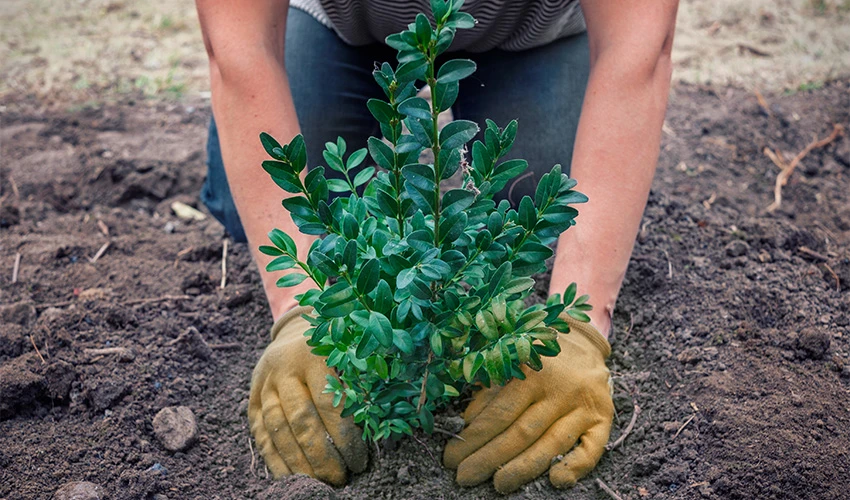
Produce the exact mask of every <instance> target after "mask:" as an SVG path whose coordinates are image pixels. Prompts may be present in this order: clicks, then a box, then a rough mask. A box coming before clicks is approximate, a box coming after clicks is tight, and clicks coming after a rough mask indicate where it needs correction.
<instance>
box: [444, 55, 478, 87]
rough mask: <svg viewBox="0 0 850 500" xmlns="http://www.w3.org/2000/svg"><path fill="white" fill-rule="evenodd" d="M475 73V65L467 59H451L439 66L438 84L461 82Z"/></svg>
mask: <svg viewBox="0 0 850 500" xmlns="http://www.w3.org/2000/svg"><path fill="white" fill-rule="evenodd" d="M474 72H475V63H474V62H472V61H470V60H469V59H452V60H450V61H446V62H445V63H443V65H442V66H440V71H439V72H438V73H437V81H438V82H439V83H451V82H456V81H458V80H462V79H464V78H466V77H468V76H469V75H471V74H472V73H474Z"/></svg>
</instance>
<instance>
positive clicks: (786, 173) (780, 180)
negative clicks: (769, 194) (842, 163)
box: [764, 124, 844, 212]
mask: <svg viewBox="0 0 850 500" xmlns="http://www.w3.org/2000/svg"><path fill="white" fill-rule="evenodd" d="M843 133H844V127H843V126H841V125H840V124H835V125H833V126H832V133H831V134H829V136H827V137H825V138H823V139H820V140H814V141H812V142H810V143H809V144H808V145H807V146H806V147H805V148H803V150H802V151H800V152H799V153H797V156H795V157H794V159H792V160H791V162H790V163H788V164H787V165H784V166H783V165H782V163H784V162H779V161H777V160H778V158H777V157H776V156H775V155H771V154H770V153H772V152H770V150H769V149H767V148H765V151H764V154H765V155H767V156H768V157H769V158H770V159H771V160H773V162H774V163H776V164H777V165H779V166H780V167H782V171H781V172H779V175H777V176H776V185H775V186H774V187H773V203H771V204H770V206H769V207H767V211H768V212H773V211H774V210H776V209H777V208H779V207H780V205H782V187H783V186H785V185H786V184H788V179H789V178H790V177H791V174H792V173H794V169H795V168H797V165H799V164H800V162H801V161H802V160H803V158H805V157H806V155H807V154H809V153H810V152H811V151H812V150H813V149H817V148H822V147H824V146H826V145H827V144H829V143H831V142H832V141H834V140H835V139H837V138H838V137H839V136H840V135H841V134H843Z"/></svg>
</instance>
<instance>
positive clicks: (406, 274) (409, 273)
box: [396, 268, 416, 288]
mask: <svg viewBox="0 0 850 500" xmlns="http://www.w3.org/2000/svg"><path fill="white" fill-rule="evenodd" d="M415 277H416V270H415V269H413V268H409V269H405V270H403V271H402V272H400V273H398V278H396V286H397V287H398V288H407V287H408V286H409V285H410V284H411V283H413V278H415Z"/></svg>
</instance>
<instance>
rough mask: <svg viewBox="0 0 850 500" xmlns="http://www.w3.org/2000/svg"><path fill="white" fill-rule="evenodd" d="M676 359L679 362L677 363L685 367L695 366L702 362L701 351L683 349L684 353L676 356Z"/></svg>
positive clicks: (697, 349)
mask: <svg viewBox="0 0 850 500" xmlns="http://www.w3.org/2000/svg"><path fill="white" fill-rule="evenodd" d="M676 359H677V360H679V363H682V364H685V365H694V364H697V363H699V362H700V361H702V349H700V348H699V347H691V348H688V349H685V350H684V351H682V352H681V353H679V355H678V356H676Z"/></svg>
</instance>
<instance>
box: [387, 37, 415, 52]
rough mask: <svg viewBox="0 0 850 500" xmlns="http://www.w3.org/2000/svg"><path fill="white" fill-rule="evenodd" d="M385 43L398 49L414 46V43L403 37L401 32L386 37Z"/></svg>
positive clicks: (407, 48)
mask: <svg viewBox="0 0 850 500" xmlns="http://www.w3.org/2000/svg"><path fill="white" fill-rule="evenodd" d="M384 43H386V44H387V45H389V46H390V47H392V48H394V49H396V50H410V49H412V48H414V47H413V46H412V45H410V44H409V43H407V42H405V41H404V40H403V39H402V37H401V33H393V34H392V35H390V36H388V37H386V38H385V39H384Z"/></svg>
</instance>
